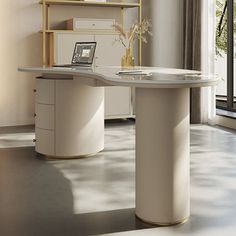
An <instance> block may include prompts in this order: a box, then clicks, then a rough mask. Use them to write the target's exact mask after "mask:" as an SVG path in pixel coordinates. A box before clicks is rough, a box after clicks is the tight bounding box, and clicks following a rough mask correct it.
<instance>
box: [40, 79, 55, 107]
mask: <svg viewBox="0 0 236 236" xmlns="http://www.w3.org/2000/svg"><path fill="white" fill-rule="evenodd" d="M35 101H36V103H42V104H55V81H54V80H48V79H47V80H46V79H36V91H35Z"/></svg>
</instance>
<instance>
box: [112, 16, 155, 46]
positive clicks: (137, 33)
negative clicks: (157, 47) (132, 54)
mask: <svg viewBox="0 0 236 236" xmlns="http://www.w3.org/2000/svg"><path fill="white" fill-rule="evenodd" d="M151 26H152V25H151V23H150V20H148V19H143V20H142V22H141V23H135V24H133V25H132V26H131V27H130V29H129V30H128V31H125V30H124V28H123V27H122V26H121V25H120V24H117V23H115V24H114V27H115V29H116V30H117V31H118V33H119V39H117V40H116V41H119V42H121V43H122V45H123V46H124V47H125V48H127V49H128V48H131V46H132V44H133V42H134V41H135V40H136V39H139V38H140V37H141V40H142V41H143V42H144V43H147V37H146V35H145V34H146V33H147V34H149V35H152V33H151V31H150V28H151Z"/></svg>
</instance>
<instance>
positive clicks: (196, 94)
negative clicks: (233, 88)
mask: <svg viewBox="0 0 236 236" xmlns="http://www.w3.org/2000/svg"><path fill="white" fill-rule="evenodd" d="M214 2H215V1H212V0H184V68H186V69H194V70H201V71H203V72H206V73H213V72H214V60H215V23H214V22H215V3H214ZM190 96H191V97H190V113H191V116H190V117H191V123H193V124H198V123H213V122H214V117H215V88H201V89H200V88H194V89H191V95H190Z"/></svg>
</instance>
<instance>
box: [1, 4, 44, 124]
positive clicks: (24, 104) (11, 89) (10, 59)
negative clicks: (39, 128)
mask: <svg viewBox="0 0 236 236" xmlns="http://www.w3.org/2000/svg"><path fill="white" fill-rule="evenodd" d="M0 22H1V37H0V55H1V56H0V69H1V73H0V126H14V125H25V124H32V123H34V118H33V114H34V97H33V88H34V80H33V79H31V78H32V76H33V75H26V74H24V73H19V72H18V71H17V68H18V65H21V66H22V65H27V66H33V65H40V63H41V40H40V38H41V37H40V35H39V34H38V30H39V29H40V27H41V23H40V22H41V13H40V6H39V5H38V0H11V1H9V0H1V7H0Z"/></svg>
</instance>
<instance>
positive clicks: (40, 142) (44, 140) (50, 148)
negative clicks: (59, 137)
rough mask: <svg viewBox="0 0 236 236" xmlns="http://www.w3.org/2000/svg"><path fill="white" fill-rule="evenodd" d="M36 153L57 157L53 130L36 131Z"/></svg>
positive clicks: (37, 129)
mask: <svg viewBox="0 0 236 236" xmlns="http://www.w3.org/2000/svg"><path fill="white" fill-rule="evenodd" d="M35 137H36V143H35V149H36V152H39V153H41V154H44V155H47V156H55V133H54V131H52V130H45V129H39V128H36V129H35Z"/></svg>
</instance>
